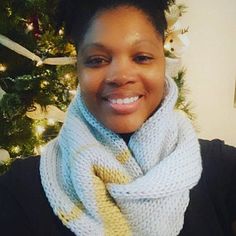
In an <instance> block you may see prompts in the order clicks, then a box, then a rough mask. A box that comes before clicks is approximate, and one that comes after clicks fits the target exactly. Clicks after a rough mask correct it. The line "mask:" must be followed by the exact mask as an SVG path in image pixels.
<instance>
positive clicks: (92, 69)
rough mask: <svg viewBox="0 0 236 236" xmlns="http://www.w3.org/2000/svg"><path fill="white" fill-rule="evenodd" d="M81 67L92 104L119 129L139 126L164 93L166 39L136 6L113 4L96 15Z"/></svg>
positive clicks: (108, 123)
mask: <svg viewBox="0 0 236 236" xmlns="http://www.w3.org/2000/svg"><path fill="white" fill-rule="evenodd" d="M78 69H79V78H80V88H81V94H82V97H83V99H84V102H85V104H86V106H87V107H88V109H89V111H90V112H91V113H92V114H93V115H94V116H95V117H96V118H97V120H99V121H100V122H101V123H102V124H103V125H104V126H106V127H107V128H109V129H111V130H112V131H114V132H116V133H130V132H134V131H136V130H137V129H138V128H140V126H141V125H142V124H143V123H144V122H145V120H146V119H147V118H148V117H149V116H150V115H151V114H152V113H153V112H154V111H155V109H156V108H157V107H158V105H159V104H160V102H161V100H162V98H163V93H164V73H165V58H164V52H163V42H162V39H161V37H160V36H159V35H158V33H157V32H156V30H155V28H154V26H153V25H152V24H151V23H150V22H149V20H148V19H147V17H146V15H144V14H143V13H142V12H140V11H139V10H137V9H136V8H133V7H119V8H116V9H113V10H107V11H104V12H103V13H101V14H99V15H98V16H97V17H96V18H95V19H94V20H93V22H92V24H91V25H90V27H89V29H88V30H87V32H86V34H85V37H84V40H83V43H82V44H81V46H80V48H79V58H78Z"/></svg>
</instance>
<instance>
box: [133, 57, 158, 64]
mask: <svg viewBox="0 0 236 236" xmlns="http://www.w3.org/2000/svg"><path fill="white" fill-rule="evenodd" d="M152 59H153V57H151V56H146V55H138V56H136V57H135V58H134V61H135V62H137V63H141V64H146V63H148V62H150V61H151V60H152Z"/></svg>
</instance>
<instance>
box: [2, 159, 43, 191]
mask: <svg viewBox="0 0 236 236" xmlns="http://www.w3.org/2000/svg"><path fill="white" fill-rule="evenodd" d="M39 162H40V157H39V156H32V157H28V158H25V159H16V160H15V161H14V162H13V163H12V165H11V167H10V169H9V170H8V171H7V172H6V173H5V174H4V175H2V176H0V186H5V187H6V188H8V189H9V188H10V189H12V190H18V189H19V188H20V186H21V189H22V185H23V186H29V185H34V184H35V183H38V180H39Z"/></svg>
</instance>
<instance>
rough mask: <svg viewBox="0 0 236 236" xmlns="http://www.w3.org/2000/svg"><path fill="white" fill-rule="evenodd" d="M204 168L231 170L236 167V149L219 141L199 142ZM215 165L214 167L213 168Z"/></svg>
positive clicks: (201, 140)
mask: <svg viewBox="0 0 236 236" xmlns="http://www.w3.org/2000/svg"><path fill="white" fill-rule="evenodd" d="M199 143H200V149H201V155H202V164H203V167H206V168H211V167H214V168H215V167H217V168H221V169H222V168H223V169H224V168H229V169H233V168H235V167H236V147H233V146H230V145H227V144H225V142H224V141H222V140H219V139H214V140H211V141H210V140H203V139H200V140H199ZM213 164H214V166H212V165H213Z"/></svg>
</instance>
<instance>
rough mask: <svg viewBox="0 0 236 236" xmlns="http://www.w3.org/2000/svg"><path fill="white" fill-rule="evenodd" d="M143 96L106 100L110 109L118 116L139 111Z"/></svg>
mask: <svg viewBox="0 0 236 236" xmlns="http://www.w3.org/2000/svg"><path fill="white" fill-rule="evenodd" d="M141 98H142V96H132V97H124V98H111V97H110V98H107V99H105V100H106V102H107V105H108V106H109V108H111V109H112V111H113V112H115V113H117V114H131V113H133V112H135V111H137V110H138V107H139V104H140V99H141Z"/></svg>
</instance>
